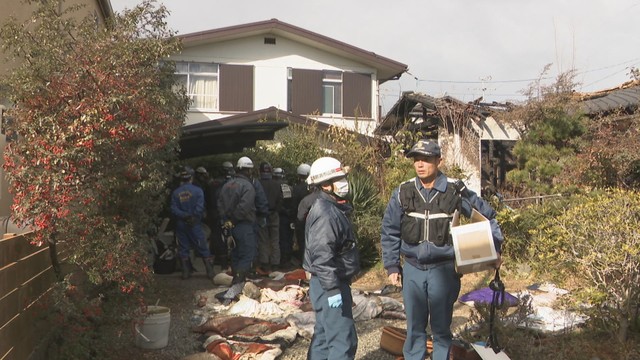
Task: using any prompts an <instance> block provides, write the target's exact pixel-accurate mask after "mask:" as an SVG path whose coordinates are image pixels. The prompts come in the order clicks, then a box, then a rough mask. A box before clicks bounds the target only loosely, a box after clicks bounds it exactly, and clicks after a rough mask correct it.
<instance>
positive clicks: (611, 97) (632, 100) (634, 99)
mask: <svg viewBox="0 0 640 360" xmlns="http://www.w3.org/2000/svg"><path fill="white" fill-rule="evenodd" d="M639 105H640V84H636V85H634V86H631V87H627V88H621V89H614V90H607V91H603V92H599V93H597V94H591V95H586V96H585V98H584V100H583V101H582V103H581V108H582V111H583V112H584V113H585V114H587V115H606V114H607V113H610V112H612V111H616V110H623V111H635V110H636V109H637V108H638V106H639Z"/></svg>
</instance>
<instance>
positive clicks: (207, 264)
mask: <svg viewBox="0 0 640 360" xmlns="http://www.w3.org/2000/svg"><path fill="white" fill-rule="evenodd" d="M202 262H203V263H204V268H205V270H206V271H207V277H208V278H209V279H213V277H214V276H215V274H214V273H213V257H208V258H202Z"/></svg>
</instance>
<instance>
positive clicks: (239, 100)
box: [220, 64, 253, 111]
mask: <svg viewBox="0 0 640 360" xmlns="http://www.w3.org/2000/svg"><path fill="white" fill-rule="evenodd" d="M220 111H253V66H249V65H229V64H221V65H220Z"/></svg>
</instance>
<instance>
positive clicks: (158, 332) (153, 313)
mask: <svg viewBox="0 0 640 360" xmlns="http://www.w3.org/2000/svg"><path fill="white" fill-rule="evenodd" d="M170 323H171V309H169V308H168V307H164V306H153V305H151V306H148V307H147V313H146V317H145V318H144V321H143V322H142V324H136V325H135V331H136V346H137V347H139V348H142V349H162V348H163V347H165V346H167V344H168V343H169V324H170Z"/></svg>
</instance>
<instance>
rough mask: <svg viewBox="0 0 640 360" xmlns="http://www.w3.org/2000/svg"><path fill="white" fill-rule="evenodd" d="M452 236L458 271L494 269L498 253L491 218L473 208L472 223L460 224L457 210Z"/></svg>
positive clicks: (464, 272) (452, 226) (468, 271)
mask: <svg viewBox="0 0 640 360" xmlns="http://www.w3.org/2000/svg"><path fill="white" fill-rule="evenodd" d="M451 236H452V237H453V248H454V250H455V254H456V271H457V272H458V273H459V274H469V273H473V272H479V271H484V270H489V269H493V268H494V265H495V262H496V259H497V258H498V255H497V253H496V248H495V246H494V244H493V235H491V225H490V224H489V220H487V218H485V217H484V216H482V214H480V213H479V212H478V211H476V210H475V209H473V212H472V213H471V219H470V223H468V224H465V225H460V214H459V213H458V211H457V210H456V212H455V213H454V214H453V219H452V220H451Z"/></svg>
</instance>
